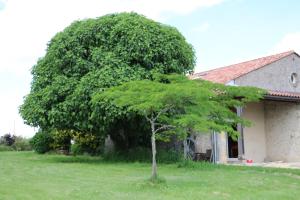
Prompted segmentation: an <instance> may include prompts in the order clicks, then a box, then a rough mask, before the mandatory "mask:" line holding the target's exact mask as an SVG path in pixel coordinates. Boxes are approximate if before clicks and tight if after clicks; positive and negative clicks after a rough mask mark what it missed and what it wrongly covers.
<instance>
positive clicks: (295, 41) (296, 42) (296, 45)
mask: <svg viewBox="0 0 300 200" xmlns="http://www.w3.org/2000/svg"><path fill="white" fill-rule="evenodd" d="M289 50H294V51H296V52H298V53H300V32H296V33H289V34H287V35H285V36H284V37H283V38H282V39H281V40H280V41H279V42H278V43H277V44H276V45H275V46H274V47H273V49H272V50H271V52H272V53H280V52H284V51H289Z"/></svg>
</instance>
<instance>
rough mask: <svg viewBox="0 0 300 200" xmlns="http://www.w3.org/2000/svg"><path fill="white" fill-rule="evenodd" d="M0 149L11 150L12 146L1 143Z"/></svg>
mask: <svg viewBox="0 0 300 200" xmlns="http://www.w3.org/2000/svg"><path fill="white" fill-rule="evenodd" d="M0 151H13V148H12V147H11V146H7V145H3V144H1V145H0Z"/></svg>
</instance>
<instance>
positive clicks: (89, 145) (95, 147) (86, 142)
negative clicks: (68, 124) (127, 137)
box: [73, 132, 104, 155]
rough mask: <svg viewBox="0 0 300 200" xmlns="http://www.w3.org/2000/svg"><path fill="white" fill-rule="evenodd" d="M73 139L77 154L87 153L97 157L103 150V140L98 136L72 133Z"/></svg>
mask: <svg viewBox="0 0 300 200" xmlns="http://www.w3.org/2000/svg"><path fill="white" fill-rule="evenodd" d="M73 139H74V141H75V144H76V146H77V147H76V146H75V147H73V148H77V149H78V150H79V149H80V151H79V152H78V153H81V154H82V153H88V154H90V155H99V154H100V153H101V151H102V150H103V146H104V138H103V137H102V136H100V135H96V134H92V133H78V132H74V133H73Z"/></svg>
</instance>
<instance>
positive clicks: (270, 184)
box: [0, 152, 300, 200]
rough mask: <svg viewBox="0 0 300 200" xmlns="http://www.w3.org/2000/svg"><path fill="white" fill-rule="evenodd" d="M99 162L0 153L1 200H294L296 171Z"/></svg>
mask: <svg viewBox="0 0 300 200" xmlns="http://www.w3.org/2000/svg"><path fill="white" fill-rule="evenodd" d="M158 170H159V175H160V176H161V178H160V181H157V182H156V183H152V182H149V176H150V173H151V169H150V164H149V163H116V162H110V163H109V162H104V161H102V160H101V159H100V158H97V157H87V156H86V157H67V156H60V155H37V154H35V153H32V152H0V199H1V200H6V199H8V200H14V199H20V200H29V199H30V200H34V199H43V200H47V199H55V200H60V199H61V200H68V199H72V200H76V199H87V200H92V199H97V200H98V199H99V200H105V199H142V200H146V199H155V200H158V199H164V200H166V199H172V200H173V199H188V200H189V199H197V200H198V199H243V200H247V199H255V200H257V199H266V200H267V199H270V200H276V199H280V200H283V199H299V198H300V170H288V169H271V168H259V167H235V166H221V165H217V166H214V165H210V164H203V163H199V164H187V165H182V166H181V167H180V168H179V167H178V164H169V165H167V164H161V165H159V168H158Z"/></svg>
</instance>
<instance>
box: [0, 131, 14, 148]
mask: <svg viewBox="0 0 300 200" xmlns="http://www.w3.org/2000/svg"><path fill="white" fill-rule="evenodd" d="M15 141H16V136H15V135H11V134H10V133H7V134H5V135H3V136H1V137H0V144H3V145H6V146H12V145H13V144H14V143H15Z"/></svg>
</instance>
